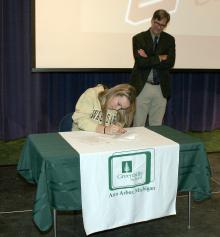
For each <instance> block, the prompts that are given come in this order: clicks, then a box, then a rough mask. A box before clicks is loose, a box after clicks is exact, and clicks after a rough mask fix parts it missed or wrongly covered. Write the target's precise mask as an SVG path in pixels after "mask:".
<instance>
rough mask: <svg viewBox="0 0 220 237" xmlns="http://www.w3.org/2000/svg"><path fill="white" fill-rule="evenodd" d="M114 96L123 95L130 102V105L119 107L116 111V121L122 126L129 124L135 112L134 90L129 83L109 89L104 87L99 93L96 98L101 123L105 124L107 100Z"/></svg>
mask: <svg viewBox="0 0 220 237" xmlns="http://www.w3.org/2000/svg"><path fill="white" fill-rule="evenodd" d="M114 96H125V97H127V98H128V100H129V102H130V106H129V107H128V108H127V109H120V110H118V111H117V119H116V120H117V121H116V123H120V124H121V125H122V126H123V127H129V126H131V124H132V121H133V117H134V112H135V99H136V90H135V88H134V87H133V86H131V85H129V84H119V85H117V86H114V87H112V88H110V89H105V90H104V91H102V92H100V93H99V96H98V98H99V101H100V104H101V110H102V114H103V121H102V123H103V124H105V120H106V114H107V110H108V108H107V104H108V101H109V100H110V99H111V98H113V97H114Z"/></svg>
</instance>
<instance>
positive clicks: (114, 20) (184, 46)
mask: <svg viewBox="0 0 220 237" xmlns="http://www.w3.org/2000/svg"><path fill="white" fill-rule="evenodd" d="M160 8H163V9H166V10H167V11H168V12H169V13H170V14H171V21H170V23H169V25H168V26H167V28H166V29H165V31H166V32H168V33H170V34H172V35H173V36H175V39H176V63H175V68H176V69H219V68H220V60H219V55H220V47H219V45H220V27H219V23H218V22H219V17H218V16H219V9H220V0H110V1H109V0H108V1H107V0H62V1H61V0H35V5H34V16H35V17H34V18H35V19H34V23H35V24H34V28H35V30H34V31H35V33H34V35H35V37H34V39H35V49H34V52H35V60H34V61H35V63H34V64H35V65H34V66H33V67H34V68H35V69H65V68H66V69H73V70H74V69H81V70H84V69H129V68H132V67H133V63H134V59H133V54H132V37H133V36H134V35H135V34H137V33H139V32H141V31H145V30H147V29H148V28H149V27H150V23H151V22H150V21H151V17H152V15H153V12H154V11H155V10H157V9H160Z"/></svg>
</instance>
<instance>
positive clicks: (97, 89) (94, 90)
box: [85, 84, 104, 95]
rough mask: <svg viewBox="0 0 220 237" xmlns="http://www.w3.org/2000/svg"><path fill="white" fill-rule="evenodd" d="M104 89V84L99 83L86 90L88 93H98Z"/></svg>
mask: <svg viewBox="0 0 220 237" xmlns="http://www.w3.org/2000/svg"><path fill="white" fill-rule="evenodd" d="M102 91H104V87H103V85H102V84H98V85H97V86H95V87H91V88H89V89H87V90H86V91H85V93H86V94H91V95H98V94H99V93H100V92H102Z"/></svg>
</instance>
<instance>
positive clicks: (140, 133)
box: [60, 127, 179, 235]
mask: <svg viewBox="0 0 220 237" xmlns="http://www.w3.org/2000/svg"><path fill="white" fill-rule="evenodd" d="M60 134H61V135H62V136H63V137H64V139H65V140H67V142H69V143H70V145H72V146H73V148H74V149H76V150H77V151H78V152H79V154H80V173H81V194H82V212H83V222H84V228H85V231H86V234H87V235H88V234H91V233H94V232H98V231H102V230H107V229H111V228H115V227H119V226H123V225H128V224H132V223H136V222H140V221H146V220H151V219H155V218H160V217H163V216H168V215H174V214H176V193H177V184H178V183H177V182H178V165H179V145H178V144H177V143H175V142H173V141H171V140H170V139H167V138H165V137H163V136H161V135H159V134H157V133H155V132H152V131H151V130H148V129H146V128H144V127H138V128H137V127H136V128H129V129H128V131H127V133H126V134H123V135H121V136H109V135H103V134H98V133H92V132H82V131H80V132H63V133H60Z"/></svg>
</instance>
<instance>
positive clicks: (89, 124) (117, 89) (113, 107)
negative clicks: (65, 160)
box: [73, 84, 136, 134]
mask: <svg viewBox="0 0 220 237" xmlns="http://www.w3.org/2000/svg"><path fill="white" fill-rule="evenodd" d="M135 98H136V92H135V89H134V87H133V86H131V85H129V84H119V85H117V86H114V87H112V88H110V89H107V88H105V87H104V86H103V85H101V84H99V85H97V86H96V87H93V88H89V89H88V90H86V91H85V92H84V93H83V94H82V95H81V96H80V98H79V100H78V102H77V104H76V109H75V112H74V113H73V130H84V131H92V132H98V133H104V134H122V133H125V132H126V129H125V128H126V127H129V126H131V124H132V121H133V116H134V112H135Z"/></svg>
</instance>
